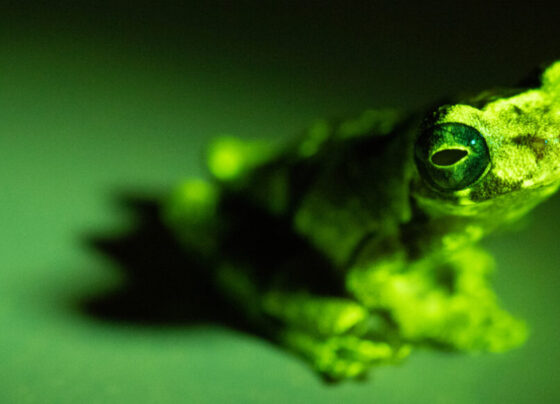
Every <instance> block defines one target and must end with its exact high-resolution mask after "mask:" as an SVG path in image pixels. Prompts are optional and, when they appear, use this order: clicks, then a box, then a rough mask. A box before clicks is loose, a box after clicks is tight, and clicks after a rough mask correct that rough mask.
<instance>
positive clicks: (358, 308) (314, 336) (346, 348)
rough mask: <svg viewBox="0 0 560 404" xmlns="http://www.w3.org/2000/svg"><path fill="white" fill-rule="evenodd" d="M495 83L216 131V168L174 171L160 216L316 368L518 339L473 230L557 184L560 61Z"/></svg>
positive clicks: (329, 372)
mask: <svg viewBox="0 0 560 404" xmlns="http://www.w3.org/2000/svg"><path fill="white" fill-rule="evenodd" d="M497 94H498V93H496V92H486V93H482V94H480V95H479V96H477V97H473V98H471V99H468V100H466V101H461V102H460V103H457V104H452V105H445V106H442V107H440V108H438V109H436V110H435V112H433V113H431V114H430V115H428V117H427V118H424V119H422V117H420V116H414V115H406V114H399V113H398V112H396V111H393V110H370V111H366V112H365V113H363V114H362V115H360V116H359V117H357V118H355V119H352V120H348V121H343V122H339V123H333V122H326V121H320V122H318V123H316V124H315V125H314V126H312V127H311V128H310V130H309V131H308V132H307V133H306V134H305V135H304V136H303V137H302V138H300V139H298V140H297V141H296V142H294V143H293V144H290V145H288V146H287V147H283V148H278V149H277V150H271V148H269V147H266V146H264V145H262V144H258V143H244V142H241V141H239V140H236V139H233V138H225V139H221V140H219V141H217V142H216V143H215V144H214V146H213V147H212V148H211V150H210V154H209V167H210V171H211V172H212V173H213V174H214V176H215V181H213V182H203V181H189V182H187V183H185V184H184V185H183V186H181V187H180V188H179V189H178V190H177V192H176V193H175V194H174V196H173V197H172V198H171V199H170V203H169V204H168V206H167V209H166V217H167V220H168V222H169V223H170V225H171V226H172V227H173V228H174V229H175V230H176V232H177V234H178V235H179V236H180V237H181V238H182V240H183V241H184V244H185V246H186V248H190V249H191V250H192V251H193V252H195V253H197V254H199V256H200V259H201V260H202V261H204V262H205V263H206V264H207V265H208V266H209V267H212V268H214V270H213V271H212V272H211V273H212V274H213V276H215V277H216V282H217V283H218V284H219V285H221V286H222V287H223V290H224V293H226V294H227V295H229V296H230V297H231V299H232V300H233V301H234V302H235V303H236V304H237V305H238V306H239V308H240V309H242V310H243V311H244V312H245V313H246V315H247V317H248V318H250V319H251V321H253V323H254V324H255V325H257V326H259V327H261V328H262V329H263V330H264V331H265V332H267V333H268V334H269V336H270V337H271V338H274V339H275V340H276V341H278V342H279V343H280V344H283V345H285V346H287V347H289V348H290V349H291V350H294V351H296V352H298V353H299V354H301V355H303V356H304V357H306V358H307V359H308V360H309V361H310V362H311V363H312V364H313V366H314V367H315V368H316V369H317V370H318V371H319V372H321V373H322V374H323V375H325V376H326V377H328V378H332V379H341V378H352V377H357V376H361V375H363V374H364V373H365V372H366V371H367V369H369V368H370V367H371V366H372V365H374V364H378V363H386V362H392V361H395V360H399V359H400V358H402V357H404V356H406V354H407V353H408V352H409V351H410V348H411V347H412V346H414V345H415V344H422V343H433V344H435V345H438V346H445V347H447V348H452V349H457V350H463V351H503V350H507V349H509V348H512V347H515V346H517V345H519V344H521V343H522V342H523V341H524V340H525V338H526V329H525V326H524V324H523V323H522V322H521V321H519V320H516V319H515V318H513V317H512V316H511V315H509V314H508V313H507V312H505V311H504V310H502V309H501V308H500V307H499V306H498V303H497V299H496V297H495V295H494V293H493V291H492V289H491V288H490V286H489V284H488V280H487V278H488V273H489V271H490V269H491V267H492V260H491V259H490V258H489V257H488V255H487V254H485V253H484V252H482V251H481V250H480V249H478V248H477V247H476V246H475V245H474V244H475V243H476V242H477V241H478V240H479V239H480V238H482V237H483V236H484V235H486V234H488V233H489V232H491V231H493V230H494V229H495V228H497V227H499V226H500V225H503V224H505V223H509V222H511V221H513V220H515V219H517V218H519V217H521V216H522V215H523V214H525V213H526V212H527V211H528V210H530V209H531V208H532V207H534V206H535V205H536V204H538V203H539V202H540V201H542V200H543V199H544V198H546V197H547V196H549V195H551V194H552V193H553V192H554V191H555V190H556V189H557V188H558V186H559V184H560V143H559V139H560V62H558V63H555V64H553V65H551V66H550V67H549V68H548V69H547V70H546V71H545V72H544V74H543V76H542V84H541V85H540V86H539V87H538V88H535V89H525V90H518V91H509V92H508V94H507V95H504V96H499V95H497ZM504 94H505V93H504Z"/></svg>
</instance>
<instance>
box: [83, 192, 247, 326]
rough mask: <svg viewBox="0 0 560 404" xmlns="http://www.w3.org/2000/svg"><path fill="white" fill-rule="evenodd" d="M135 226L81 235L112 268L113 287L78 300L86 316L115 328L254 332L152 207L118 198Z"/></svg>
mask: <svg viewBox="0 0 560 404" xmlns="http://www.w3.org/2000/svg"><path fill="white" fill-rule="evenodd" d="M119 203H120V204H121V205H123V206H124V208H125V209H126V210H127V211H128V212H129V213H132V215H133V217H134V218H135V221H134V222H135V225H134V226H132V228H131V229H129V230H128V231H126V232H125V233H124V234H120V235H117V236H104V235H100V236H99V235H96V236H89V237H86V239H85V240H86V245H87V246H88V247H89V248H92V249H94V250H95V251H96V252H98V253H101V254H102V255H104V256H106V257H108V258H109V259H111V260H112V261H113V262H115V263H116V264H117V269H118V271H120V272H121V274H120V275H122V281H121V282H120V283H119V285H118V286H117V287H116V288H113V289H111V290H108V291H104V292H101V293H99V294H97V295H96V296H93V297H87V298H82V299H81V300H79V302H78V308H79V310H80V312H82V313H84V314H86V315H87V316H90V317H93V318H95V319H99V320H102V321H107V322H114V323H118V324H124V323H128V324H135V325H138V326H153V325H162V326H163V325H166V326H169V325H177V326H185V325H200V324H220V325H225V326H227V327H230V328H234V329H236V330H238V331H242V332H248V333H251V334H258V332H257V330H255V329H253V328H252V327H250V326H249V325H248V324H247V323H246V322H245V321H244V320H243V318H242V317H241V316H239V315H237V313H236V311H235V310H233V309H232V308H231V305H230V304H229V305H228V304H227V303H226V301H225V300H224V299H223V297H222V296H221V295H220V294H219V293H218V292H217V291H216V290H215V288H214V287H213V285H212V283H211V282H210V277H209V276H208V273H207V272H206V271H205V268H203V267H202V266H201V264H200V263H199V262H197V260H196V259H195V258H194V257H193V256H191V255H189V254H188V253H187V252H186V251H185V250H184V249H183V248H181V246H180V245H179V243H178V242H177V240H176V239H175V238H174V237H173V235H172V234H171V233H170V232H169V230H168V229H167V228H166V227H165V226H164V225H163V223H162V221H161V220H160V214H159V207H158V203H157V202H156V201H155V200H151V199H148V198H135V197H123V198H120V200H119Z"/></svg>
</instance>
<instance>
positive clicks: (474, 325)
mask: <svg viewBox="0 0 560 404" xmlns="http://www.w3.org/2000/svg"><path fill="white" fill-rule="evenodd" d="M492 264H493V263H492V260H491V258H490V257H489V256H488V254H486V253H485V252H483V251H482V250H480V249H477V248H474V247H470V248H463V249H462V250H461V251H460V252H454V253H453V254H452V255H450V256H449V257H447V258H443V257H437V258H436V257H427V258H425V259H423V260H420V261H418V262H415V263H408V262H405V260H404V259H400V260H387V261H385V262H384V261H381V262H377V263H375V264H374V265H372V266H370V267H368V268H355V269H354V270H353V271H351V273H350V275H349V277H348V283H347V287H348V289H349V290H350V291H351V292H352V293H353V294H354V295H355V296H356V298H357V299H358V300H359V301H361V302H363V303H364V305H365V306H366V307H368V308H370V309H371V308H383V309H386V310H387V311H388V312H389V313H390V316H391V318H393V320H394V321H395V323H397V324H398V327H399V333H400V335H401V336H402V338H403V339H404V340H407V341H410V342H415V343H422V342H435V343H438V344H443V345H446V346H449V347H451V348H454V349H458V350H462V351H491V352H499V351H505V350H508V349H510V348H513V347H515V346H518V345H520V344H521V343H523V341H524V340H525V339H526V334H527V330H526V327H525V325H524V324H523V323H522V322H521V321H519V320H517V319H515V318H514V317H513V316H511V315H510V314H509V313H508V312H506V311H505V310H503V309H502V308H501V307H500V306H499V302H498V301H497V298H496V295H495V294H494V292H493V291H492V288H491V287H490V285H489V282H488V275H489V272H490V270H491V268H492Z"/></svg>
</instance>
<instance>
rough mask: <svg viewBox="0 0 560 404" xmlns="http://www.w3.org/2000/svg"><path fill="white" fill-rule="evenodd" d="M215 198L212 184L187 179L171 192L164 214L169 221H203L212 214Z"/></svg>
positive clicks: (216, 192)
mask: <svg viewBox="0 0 560 404" xmlns="http://www.w3.org/2000/svg"><path fill="white" fill-rule="evenodd" d="M217 200H218V191H217V189H216V187H215V186H214V185H212V184H211V183H209V182H207V181H204V180H201V179H191V180H187V181H185V182H183V183H182V184H181V185H179V186H178V187H177V188H176V189H175V191H174V192H173V193H172V194H171V197H170V198H169V200H168V202H167V205H166V210H165V215H166V217H167V218H168V219H169V220H170V221H171V222H183V223H184V222H185V221H186V222H189V223H203V222H204V221H206V220H207V219H210V218H212V217H213V216H214V213H215V206H216V203H217Z"/></svg>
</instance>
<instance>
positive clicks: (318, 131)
mask: <svg viewBox="0 0 560 404" xmlns="http://www.w3.org/2000/svg"><path fill="white" fill-rule="evenodd" d="M330 134H331V127H330V125H329V123H328V122H327V121H326V120H319V121H316V122H315V123H314V124H313V125H312V126H311V128H309V131H308V134H307V137H306V138H305V140H304V141H303V142H302V143H301V144H300V145H299V149H298V153H299V155H300V156H301V157H311V156H313V155H314V154H315V153H317V152H318V151H319V148H320V147H321V145H322V144H323V143H324V142H325V140H327V139H328V137H329V135H330Z"/></svg>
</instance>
